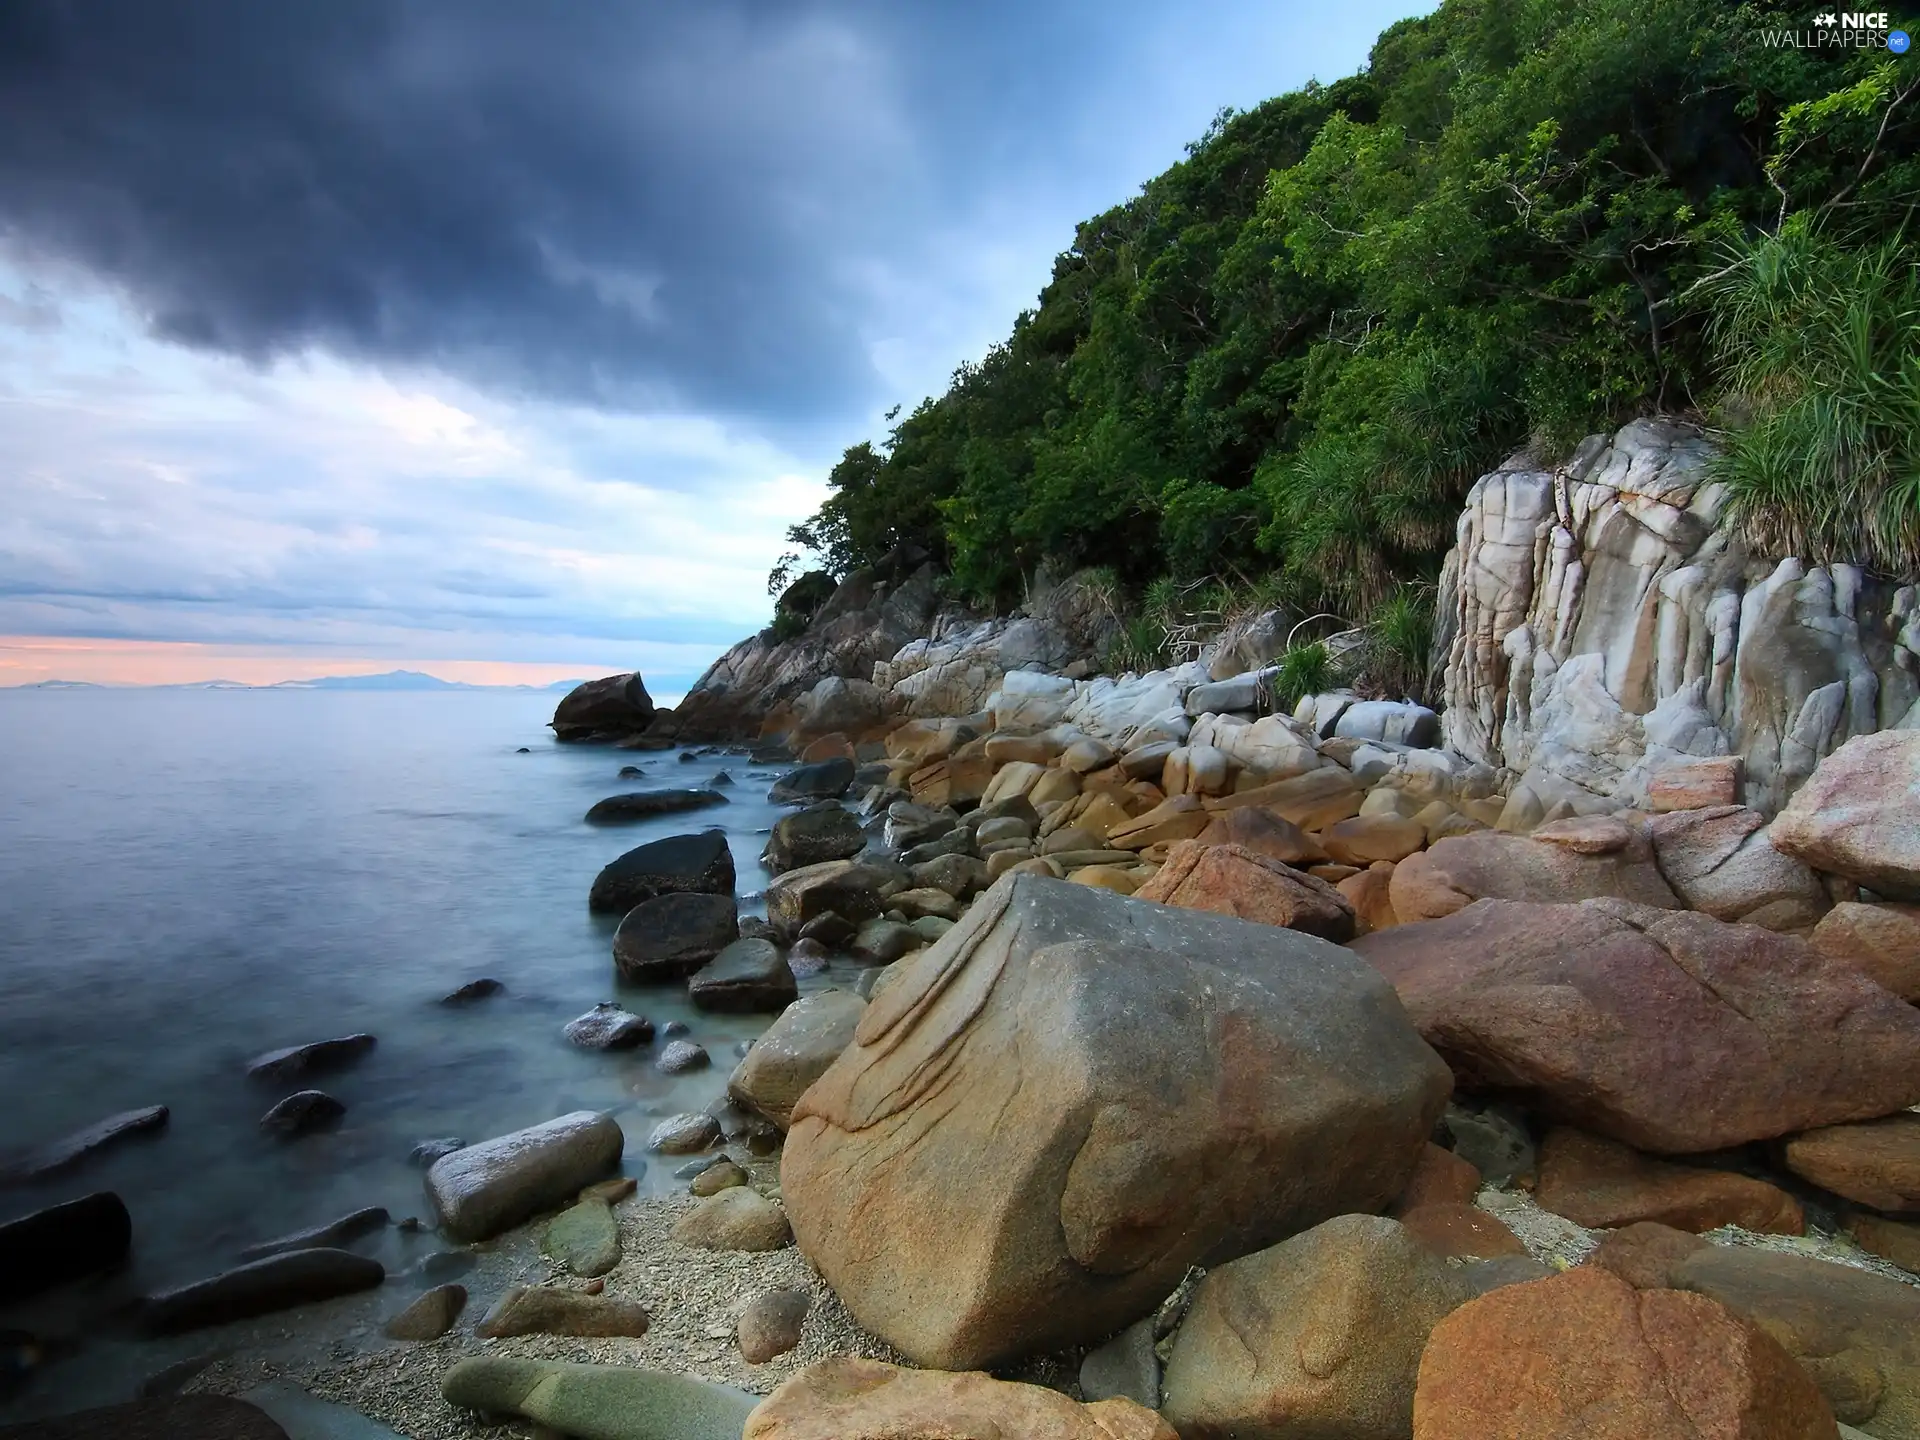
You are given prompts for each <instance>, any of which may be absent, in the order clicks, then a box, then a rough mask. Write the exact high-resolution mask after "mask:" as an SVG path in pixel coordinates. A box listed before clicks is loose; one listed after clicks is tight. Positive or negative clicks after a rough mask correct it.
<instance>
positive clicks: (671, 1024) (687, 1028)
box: [660, 1020, 693, 1040]
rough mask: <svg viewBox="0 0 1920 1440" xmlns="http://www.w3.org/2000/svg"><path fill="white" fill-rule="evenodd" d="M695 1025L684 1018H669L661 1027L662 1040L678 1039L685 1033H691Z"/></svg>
mask: <svg viewBox="0 0 1920 1440" xmlns="http://www.w3.org/2000/svg"><path fill="white" fill-rule="evenodd" d="M692 1033H693V1027H692V1026H691V1025H689V1024H687V1022H686V1021H684V1020H669V1021H667V1023H666V1024H665V1025H662V1026H661V1027H660V1038H661V1039H662V1040H678V1039H679V1038H680V1037H681V1036H683V1035H691V1034H692Z"/></svg>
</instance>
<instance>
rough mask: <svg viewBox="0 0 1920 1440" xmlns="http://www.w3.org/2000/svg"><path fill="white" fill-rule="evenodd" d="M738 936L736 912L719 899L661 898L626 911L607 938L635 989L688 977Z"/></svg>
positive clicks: (724, 899) (725, 897)
mask: <svg viewBox="0 0 1920 1440" xmlns="http://www.w3.org/2000/svg"><path fill="white" fill-rule="evenodd" d="M739 934H740V909H739V905H738V903H737V902H736V901H735V900H734V898H733V894H732V892H731V891H729V892H728V893H727V894H725V895H694V894H680V895H661V896H659V897H657V898H655V899H652V900H644V901H642V902H641V903H640V904H638V905H636V906H634V907H633V909H631V910H629V911H628V912H627V918H626V919H624V920H622V921H621V922H620V928H619V929H618V930H616V931H615V932H614V935H613V959H614V963H615V964H616V965H618V966H619V967H620V973H621V974H622V975H624V976H625V977H626V978H627V979H629V980H632V981H634V982H636V983H638V984H658V983H660V982H662V981H667V980H678V979H682V978H684V977H685V976H688V975H691V974H692V973H693V972H694V971H696V970H698V969H699V968H700V967H701V966H703V965H705V964H706V963H707V962H708V961H709V960H711V959H712V958H713V957H714V956H716V955H718V954H719V953H720V952H721V951H722V950H724V949H726V947H727V946H729V945H731V944H732V943H733V942H734V941H735V940H736V939H737V938H738V937H739Z"/></svg>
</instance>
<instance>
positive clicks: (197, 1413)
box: [0, 1366, 287, 1440]
mask: <svg viewBox="0 0 1920 1440" xmlns="http://www.w3.org/2000/svg"><path fill="white" fill-rule="evenodd" d="M202 1368H204V1366H203V1367H202ZM183 1383H184V1382H183ZM0 1436H4V1437H5V1440H287V1432H286V1431H285V1430H283V1429H281V1428H280V1426H279V1424H278V1423H277V1422H275V1421H274V1420H273V1418H272V1417H271V1416H269V1415H268V1414H267V1413H266V1412H265V1411H263V1410H261V1409H260V1408H259V1407H258V1406H255V1405H250V1404H248V1403H247V1402H246V1401H244V1400H236V1399H234V1398H233V1397H231V1396H228V1395H165V1396H152V1397H148V1398H145V1399H140V1400H130V1401H128V1402H127V1403H126V1404H124V1405H105V1406H101V1407H100V1408H98V1409H94V1410H78V1411H75V1412H74V1413H72V1414H70V1415H59V1416H55V1417H53V1418H51V1419H46V1420H30V1421H28V1422H27V1423H26V1424H24V1425H10V1426H8V1427H7V1428H6V1429H4V1430H0Z"/></svg>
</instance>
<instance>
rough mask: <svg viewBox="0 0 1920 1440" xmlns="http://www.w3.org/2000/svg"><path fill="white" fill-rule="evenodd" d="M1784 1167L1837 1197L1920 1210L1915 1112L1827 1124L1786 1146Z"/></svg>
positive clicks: (1919, 1123) (1919, 1132)
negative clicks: (1861, 1121)
mask: <svg viewBox="0 0 1920 1440" xmlns="http://www.w3.org/2000/svg"><path fill="white" fill-rule="evenodd" d="M1786 1159H1787V1168H1788V1169H1789V1170H1791V1171H1793V1173H1794V1174H1796V1175H1798V1176H1799V1177H1800V1178H1801V1179H1802V1180H1811V1181H1812V1182H1813V1183H1814V1184H1815V1185H1818V1186H1820V1187H1822V1188H1823V1189H1826V1190H1831V1191H1832V1192H1833V1193H1834V1194H1836V1195H1844V1196H1845V1197H1846V1198H1847V1199H1849V1200H1852V1201H1854V1202H1855V1203H1856V1204H1860V1205H1871V1206H1872V1207H1873V1208H1874V1209H1876V1210H1891V1211H1893V1212H1894V1213H1896V1214H1900V1213H1903V1212H1909V1211H1916V1210H1920V1115H1916V1114H1913V1113H1912V1112H1910V1111H1903V1112H1902V1113H1900V1114H1898V1115H1889V1116H1887V1117H1886V1118H1885V1119H1882V1120H1868V1121H1866V1122H1864V1123H1862V1124H1857V1125H1828V1126H1826V1127H1824V1128H1822V1129H1819V1130H1809V1131H1808V1132H1807V1133H1806V1134H1804V1135H1796V1136H1794V1137H1793V1139H1791V1140H1789V1141H1788V1142H1787V1145H1786Z"/></svg>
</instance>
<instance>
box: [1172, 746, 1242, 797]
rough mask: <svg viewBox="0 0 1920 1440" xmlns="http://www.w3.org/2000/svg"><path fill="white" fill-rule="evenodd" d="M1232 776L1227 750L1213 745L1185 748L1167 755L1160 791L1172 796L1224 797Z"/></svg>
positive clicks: (1182, 747) (1229, 786)
mask: <svg viewBox="0 0 1920 1440" xmlns="http://www.w3.org/2000/svg"><path fill="white" fill-rule="evenodd" d="M1232 776H1233V766H1232V763H1231V762H1230V761H1229V760H1228V759H1227V752H1226V751H1224V750H1221V749H1218V748H1217V747H1215V746H1212V745H1182V746H1181V747H1180V748H1179V749H1178V750H1175V751H1174V752H1173V753H1172V754H1171V755H1169V756H1167V763H1166V766H1165V767H1164V768H1163V769H1162V770H1161V772H1160V788H1161V789H1162V790H1164V791H1166V792H1167V794H1169V795H1224V794H1226V793H1227V791H1228V790H1229V789H1230V788H1231V780H1232Z"/></svg>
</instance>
